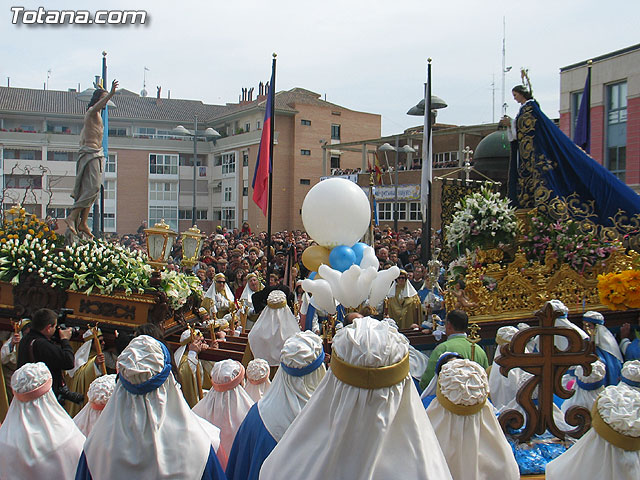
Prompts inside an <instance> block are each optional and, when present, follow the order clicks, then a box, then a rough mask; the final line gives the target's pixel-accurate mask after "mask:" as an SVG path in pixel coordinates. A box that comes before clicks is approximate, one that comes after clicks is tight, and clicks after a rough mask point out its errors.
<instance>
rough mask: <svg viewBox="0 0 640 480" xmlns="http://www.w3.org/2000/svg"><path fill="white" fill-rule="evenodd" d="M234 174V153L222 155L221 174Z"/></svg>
mask: <svg viewBox="0 0 640 480" xmlns="http://www.w3.org/2000/svg"><path fill="white" fill-rule="evenodd" d="M225 173H236V153H235V152H231V153H225V154H223V155H222V174H223V175H224V174H225Z"/></svg>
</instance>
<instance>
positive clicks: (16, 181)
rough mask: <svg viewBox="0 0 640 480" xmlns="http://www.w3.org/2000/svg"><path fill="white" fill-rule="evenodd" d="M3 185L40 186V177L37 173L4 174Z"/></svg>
mask: <svg viewBox="0 0 640 480" xmlns="http://www.w3.org/2000/svg"><path fill="white" fill-rule="evenodd" d="M4 180H5V186H6V187H7V188H32V189H38V190H39V189H41V188H42V177H41V176H39V175H5V176H4Z"/></svg>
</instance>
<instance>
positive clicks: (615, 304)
mask: <svg viewBox="0 0 640 480" xmlns="http://www.w3.org/2000/svg"><path fill="white" fill-rule="evenodd" d="M598 295H599V296H600V301H601V302H602V304H603V305H606V306H607V307H608V308H610V309H611V310H626V309H627V308H640V271H639V270H625V271H623V272H621V273H613V272H612V273H607V274H601V275H598Z"/></svg>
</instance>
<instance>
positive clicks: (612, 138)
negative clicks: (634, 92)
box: [605, 82, 627, 182]
mask: <svg viewBox="0 0 640 480" xmlns="http://www.w3.org/2000/svg"><path fill="white" fill-rule="evenodd" d="M606 93H607V99H606V101H607V103H606V108H607V111H606V116H605V119H606V149H605V165H606V167H607V168H608V169H609V170H610V171H611V173H613V174H614V175H615V176H616V177H618V178H619V179H620V180H622V181H623V182H624V181H625V180H626V170H627V159H626V156H627V82H620V83H616V84H613V85H607V92H606Z"/></svg>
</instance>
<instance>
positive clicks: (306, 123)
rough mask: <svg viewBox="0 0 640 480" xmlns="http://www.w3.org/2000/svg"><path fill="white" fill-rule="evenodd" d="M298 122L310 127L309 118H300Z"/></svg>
mask: <svg viewBox="0 0 640 480" xmlns="http://www.w3.org/2000/svg"><path fill="white" fill-rule="evenodd" d="M300 124H301V125H304V126H305V127H310V126H311V120H300Z"/></svg>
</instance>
